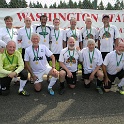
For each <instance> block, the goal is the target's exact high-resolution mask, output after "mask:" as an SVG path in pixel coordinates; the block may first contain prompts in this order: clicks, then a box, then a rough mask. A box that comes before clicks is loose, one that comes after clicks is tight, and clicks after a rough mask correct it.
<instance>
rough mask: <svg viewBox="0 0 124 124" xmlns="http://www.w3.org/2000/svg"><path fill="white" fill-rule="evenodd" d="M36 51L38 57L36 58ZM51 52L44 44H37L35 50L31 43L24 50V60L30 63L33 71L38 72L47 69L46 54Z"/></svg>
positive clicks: (48, 55) (49, 54)
mask: <svg viewBox="0 0 124 124" xmlns="http://www.w3.org/2000/svg"><path fill="white" fill-rule="evenodd" d="M37 53H38V57H37V59H36V55H37ZM34 54H35V55H34ZM52 54H53V53H52V52H51V51H50V50H49V49H48V48H47V47H46V46H45V45H39V50H37V51H36V50H34V49H33V47H32V45H31V46H29V47H28V48H26V50H25V58H24V60H25V61H28V62H29V63H30V67H31V68H32V71H33V73H34V74H38V73H41V72H43V71H45V70H46V69H47V67H48V66H49V64H48V62H47V59H46V56H47V57H50V56H51V55H52Z"/></svg>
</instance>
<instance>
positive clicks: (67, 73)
mask: <svg viewBox="0 0 124 124" xmlns="http://www.w3.org/2000/svg"><path fill="white" fill-rule="evenodd" d="M67 44H68V47H66V48H64V49H62V50H61V53H60V57H59V62H60V67H61V68H62V69H61V71H60V91H59V94H60V95H62V94H63V93H64V91H65V86H64V83H65V79H66V81H67V84H68V85H69V87H70V88H72V89H73V88H75V85H76V80H77V76H76V72H77V65H78V59H79V54H80V51H78V50H77V49H76V47H75V38H74V37H70V38H69V39H68V41H67Z"/></svg>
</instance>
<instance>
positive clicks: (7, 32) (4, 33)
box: [0, 16, 18, 49]
mask: <svg viewBox="0 0 124 124" xmlns="http://www.w3.org/2000/svg"><path fill="white" fill-rule="evenodd" d="M4 21H5V24H6V27H4V28H2V29H1V33H0V40H2V41H4V42H5V43H6V44H7V43H8V42H9V41H10V40H13V41H14V42H15V43H16V49H18V41H17V35H18V32H17V29H16V28H13V24H12V23H13V18H12V17H11V16H6V17H5V18H4Z"/></svg>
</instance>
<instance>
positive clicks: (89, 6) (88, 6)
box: [82, 0, 93, 9]
mask: <svg viewBox="0 0 124 124" xmlns="http://www.w3.org/2000/svg"><path fill="white" fill-rule="evenodd" d="M82 8H83V9H93V5H92V3H91V2H90V1H89V0H84V1H83V3H82Z"/></svg>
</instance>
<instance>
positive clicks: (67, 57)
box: [59, 47, 80, 72]
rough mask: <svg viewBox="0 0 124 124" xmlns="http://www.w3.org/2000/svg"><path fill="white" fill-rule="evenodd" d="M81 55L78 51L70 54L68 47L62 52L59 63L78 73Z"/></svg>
mask: <svg viewBox="0 0 124 124" xmlns="http://www.w3.org/2000/svg"><path fill="white" fill-rule="evenodd" d="M79 55H80V53H79V51H77V50H76V49H75V50H73V51H70V53H69V50H68V47H66V48H64V49H62V50H61V52H60V56H59V62H63V63H64V64H65V66H66V67H67V68H68V69H69V70H70V71H71V72H75V71H77V65H78V59H79Z"/></svg>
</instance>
